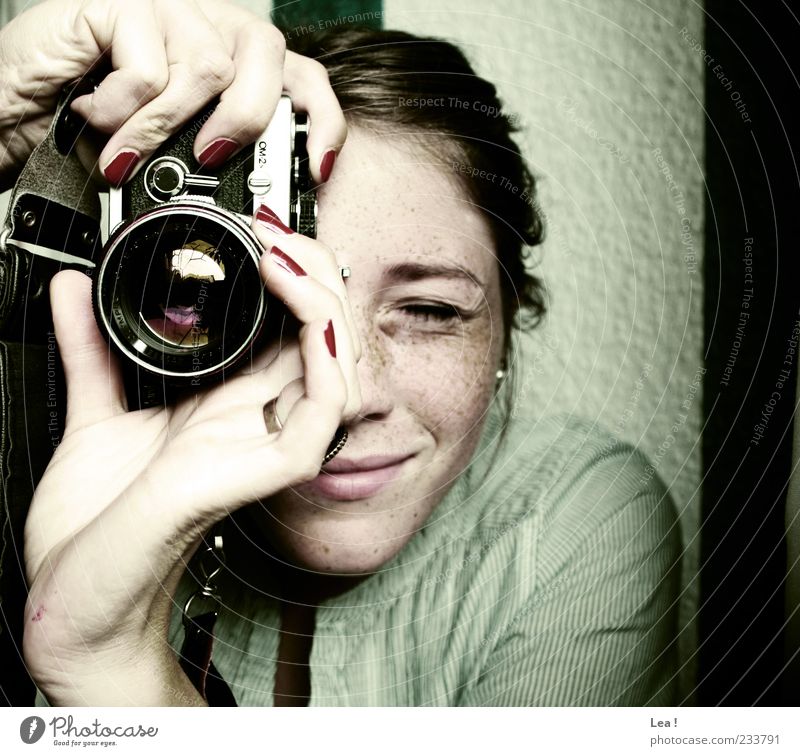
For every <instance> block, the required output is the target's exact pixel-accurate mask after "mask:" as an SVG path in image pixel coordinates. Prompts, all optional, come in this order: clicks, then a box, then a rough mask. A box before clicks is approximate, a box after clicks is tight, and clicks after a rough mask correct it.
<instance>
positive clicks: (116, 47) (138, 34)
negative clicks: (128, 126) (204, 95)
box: [72, 2, 169, 134]
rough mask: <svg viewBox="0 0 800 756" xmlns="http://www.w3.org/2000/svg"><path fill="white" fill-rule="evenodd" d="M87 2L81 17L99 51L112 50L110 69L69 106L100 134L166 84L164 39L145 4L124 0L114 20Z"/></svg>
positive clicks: (149, 5) (112, 126) (116, 127)
mask: <svg viewBox="0 0 800 756" xmlns="http://www.w3.org/2000/svg"><path fill="white" fill-rule="evenodd" d="M99 10H100V9H99V5H97V4H95V5H90V6H89V7H88V10H87V13H86V21H87V23H88V24H89V27H90V29H91V31H92V34H93V35H94V36H95V38H96V40H97V44H98V46H99V48H100V49H101V50H109V49H110V51H111V64H112V66H113V67H114V70H113V71H112V72H111V73H110V74H109V75H108V76H106V78H105V79H104V80H103V81H102V82H101V83H100V85H99V86H98V87H97V89H95V91H94V92H93V93H92V94H87V95H83V96H82V97H78V98H76V99H75V101H74V102H73V103H72V109H73V110H75V112H76V113H78V114H79V115H80V116H82V117H83V118H84V119H85V120H87V121H88V122H89V124H90V125H91V126H93V127H94V128H96V129H98V130H99V131H101V132H103V133H105V134H112V133H113V132H114V131H116V130H117V129H118V128H119V127H120V126H121V125H122V124H123V123H124V122H125V121H126V120H127V119H128V118H130V116H131V115H132V114H133V113H134V112H136V110H138V109H139V108H141V107H142V106H143V105H144V104H146V103H147V102H149V101H150V100H152V99H153V98H154V97H157V96H158V95H159V94H161V92H162V91H163V90H164V88H165V87H166V86H167V83H168V82H169V69H168V66H167V55H166V51H165V49H164V38H163V35H162V32H161V29H160V28H159V25H158V23H157V21H156V18H155V16H154V15H153V11H152V5H151V4H150V3H139V2H137V3H124V4H120V6H119V13H120V15H119V17H118V18H117V19H116V22H114V21H112V22H111V23H110V22H109V18H108V14H107V12H104V13H102V14H99V15H98V14H97V11H99Z"/></svg>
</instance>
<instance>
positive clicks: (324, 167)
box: [319, 150, 336, 184]
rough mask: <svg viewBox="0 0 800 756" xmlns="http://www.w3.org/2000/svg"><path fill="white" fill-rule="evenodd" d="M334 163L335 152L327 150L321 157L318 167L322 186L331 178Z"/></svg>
mask: <svg viewBox="0 0 800 756" xmlns="http://www.w3.org/2000/svg"><path fill="white" fill-rule="evenodd" d="M335 161H336V150H328V151H327V152H326V153H325V154H324V155H323V156H322V163H320V166H319V172H320V175H321V176H322V183H323V184H324V183H325V182H326V181H327V180H328V179H329V178H330V176H331V171H332V170H333V164H334V162H335Z"/></svg>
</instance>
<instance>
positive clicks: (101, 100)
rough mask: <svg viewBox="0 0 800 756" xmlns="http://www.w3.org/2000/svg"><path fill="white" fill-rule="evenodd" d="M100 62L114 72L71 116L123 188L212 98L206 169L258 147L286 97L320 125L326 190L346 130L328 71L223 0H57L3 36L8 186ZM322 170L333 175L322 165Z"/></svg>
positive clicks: (3, 153)
mask: <svg viewBox="0 0 800 756" xmlns="http://www.w3.org/2000/svg"><path fill="white" fill-rule="evenodd" d="M101 58H105V59H106V60H107V61H109V62H110V64H111V67H112V69H113V70H112V72H111V73H110V74H109V75H108V76H106V78H105V79H104V80H103V81H102V83H101V84H100V85H99V87H98V88H97V89H96V90H95V91H94V93H93V94H91V95H85V96H83V97H80V98H78V99H76V100H75V102H74V104H73V106H72V107H73V109H74V110H75V111H76V112H77V113H78V114H79V115H81V116H82V117H83V118H85V119H86V120H87V121H88V123H89V124H90V125H91V126H93V127H94V128H95V129H97V130H98V131H100V132H102V133H104V134H108V135H110V136H109V139H108V142H107V143H106V144H105V146H104V147H103V149H102V152H100V154H99V157H97V165H98V166H99V169H100V170H101V171H102V173H103V175H104V176H105V177H106V179H107V180H108V181H109V182H110V183H112V184H116V185H118V184H121V183H123V182H124V181H125V180H127V179H128V178H129V177H130V176H131V175H133V173H134V172H135V171H136V170H137V168H138V167H139V166H141V164H142V161H143V160H144V159H145V158H146V157H147V156H148V155H149V154H150V153H152V152H153V151H154V150H155V149H156V148H157V147H158V146H159V145H160V144H161V143H162V142H163V141H164V140H165V139H166V138H167V137H168V136H170V135H171V134H173V133H174V132H175V131H177V130H178V129H179V128H180V126H181V125H182V124H183V123H185V122H186V121H188V120H189V119H190V118H191V117H192V116H193V115H194V114H195V113H197V112H198V111H199V110H201V109H202V108H203V106H204V105H206V104H207V103H208V102H210V101H211V100H212V99H214V98H215V97H219V98H220V102H219V105H218V107H217V108H216V110H215V111H214V113H213V115H212V116H211V117H210V118H209V119H208V121H207V122H206V123H205V124H204V125H203V127H202V128H201V129H200V131H199V133H198V134H197V138H196V140H195V144H194V154H195V157H197V158H198V160H199V161H200V162H202V163H204V164H206V165H207V166H209V167H215V166H216V165H218V164H221V163H222V162H224V160H225V159H226V158H228V157H230V156H231V155H232V154H233V153H234V152H235V151H236V150H237V149H238V148H240V147H243V146H245V145H247V144H250V143H252V142H253V141H254V140H255V139H256V137H257V136H258V135H259V134H261V133H262V132H263V130H264V128H265V127H266V125H267V124H268V123H269V120H270V118H271V117H272V113H273V112H274V109H275V106H276V104H277V101H278V98H279V97H280V94H281V91H285V92H287V93H288V94H289V95H290V96H291V97H292V100H293V102H294V106H295V109H297V110H300V111H304V112H307V113H308V114H309V117H310V120H311V121H312V122H313V123H312V127H311V130H310V134H309V139H308V153H309V158H310V166H311V173H312V175H313V177H314V179H315V180H316V181H317V182H320V181H324V180H327V173H328V172H329V171H330V168H331V165H332V162H331V159H332V154H331V150H334V153H333V155H335V151H338V149H339V148H340V147H341V144H342V143H343V142H344V139H345V136H346V133H347V128H346V125H345V120H344V116H343V114H342V111H341V108H340V107H339V104H338V102H337V101H336V97H335V96H334V94H333V91H332V90H331V88H330V86H329V84H328V79H327V74H326V73H325V69H324V67H323V66H322V65H320V64H319V63H317V62H316V61H313V60H310V59H308V58H304V57H302V56H299V55H296V54H294V53H286V51H285V40H284V38H283V36H282V35H281V33H280V32H279V31H278V30H277V29H276V28H275V27H274V26H272V25H271V24H269V23H267V22H265V21H262V20H261V19H260V18H258V17H257V16H255V15H254V14H252V13H250V12H249V11H247V10H245V9H243V8H240V7H238V6H236V5H234V4H232V3H229V2H223V1H222V0H135V1H132V0H48V1H47V2H43V3H41V4H40V5H36V6H34V7H33V8H31V9H30V10H28V11H26V12H25V13H23V14H21V15H20V16H18V17H17V18H16V19H14V20H13V21H12V22H11V23H10V24H8V25H7V26H6V27H4V28H3V29H2V30H1V31H0V74H2V76H1V77H0V187H2V185H5V184H9V183H10V182H11V181H12V180H13V177H14V176H15V175H16V173H17V172H18V171H19V169H20V168H21V167H22V166H23V165H24V163H25V161H26V160H27V158H28V156H29V155H30V152H31V150H32V149H33V148H34V147H35V146H36V145H37V144H38V143H39V142H40V141H41V140H42V139H43V138H44V135H45V133H46V131H47V128H48V126H49V124H50V121H51V119H52V114H53V112H54V110H55V105H56V102H57V100H58V96H59V93H60V91H61V88H62V87H63V86H64V84H65V83H67V82H69V81H72V80H73V79H77V78H79V77H81V76H83V75H84V74H85V73H86V72H87V71H89V69H91V68H92V67H93V66H94V65H95V64H96V63H97V62H98V61H99V60H100V59H101ZM323 166H324V167H323Z"/></svg>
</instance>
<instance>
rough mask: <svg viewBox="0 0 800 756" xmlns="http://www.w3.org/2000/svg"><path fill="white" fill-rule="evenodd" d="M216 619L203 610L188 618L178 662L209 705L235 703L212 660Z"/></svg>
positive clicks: (214, 614) (233, 704)
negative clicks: (203, 612)
mask: <svg viewBox="0 0 800 756" xmlns="http://www.w3.org/2000/svg"><path fill="white" fill-rule="evenodd" d="M216 621H217V613H216V612H206V613H205V614H201V615H199V616H198V617H192V618H191V619H189V620H187V624H186V635H185V637H184V640H183V646H182V647H181V658H180V664H181V668H182V669H183V671H184V672H185V673H186V676H187V677H188V678H189V680H190V681H191V683H192V685H194V687H195V688H196V689H197V691H198V693H200V695H201V696H203V698H205V700H206V701H208V705H209V706H236V699H235V698H234V697H233V693H232V692H231V689H230V688H229V687H228V684H227V683H226V682H225V680H223V679H222V675H220V674H219V672H217V669H216V667H215V666H214V662H213V661H211V654H212V651H213V646H214V625H215V624H216Z"/></svg>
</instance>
